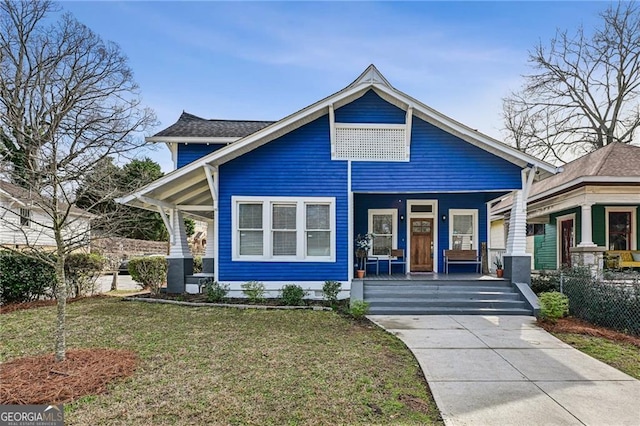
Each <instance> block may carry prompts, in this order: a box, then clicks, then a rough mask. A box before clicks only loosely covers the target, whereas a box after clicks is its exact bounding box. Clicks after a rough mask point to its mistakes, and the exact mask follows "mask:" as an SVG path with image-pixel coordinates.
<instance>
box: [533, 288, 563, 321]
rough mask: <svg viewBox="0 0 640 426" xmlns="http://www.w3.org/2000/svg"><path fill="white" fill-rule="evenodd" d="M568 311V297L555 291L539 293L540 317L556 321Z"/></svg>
mask: <svg viewBox="0 0 640 426" xmlns="http://www.w3.org/2000/svg"><path fill="white" fill-rule="evenodd" d="M568 313H569V298H568V297H567V296H565V295H564V294H562V293H559V292H557V291H551V292H547V293H542V294H541V295H540V318H541V319H543V320H547V321H551V322H556V321H558V320H559V319H560V318H562V317H564V316H565V315H567V314H568Z"/></svg>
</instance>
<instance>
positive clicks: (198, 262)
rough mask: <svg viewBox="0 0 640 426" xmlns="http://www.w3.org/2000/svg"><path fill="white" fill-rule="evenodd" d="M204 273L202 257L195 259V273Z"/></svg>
mask: <svg viewBox="0 0 640 426" xmlns="http://www.w3.org/2000/svg"><path fill="white" fill-rule="evenodd" d="M200 272H202V256H194V257H193V273H194V274H199V273H200Z"/></svg>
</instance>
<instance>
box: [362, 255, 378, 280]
mask: <svg viewBox="0 0 640 426" xmlns="http://www.w3.org/2000/svg"><path fill="white" fill-rule="evenodd" d="M369 265H376V275H378V274H379V273H380V259H378V257H377V256H371V255H367V259H366V260H365V262H364V270H365V271H366V270H367V266H369Z"/></svg>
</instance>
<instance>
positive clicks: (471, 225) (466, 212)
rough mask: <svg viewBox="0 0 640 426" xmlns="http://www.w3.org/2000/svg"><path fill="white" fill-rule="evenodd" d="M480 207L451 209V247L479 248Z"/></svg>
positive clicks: (453, 248) (458, 248)
mask: <svg viewBox="0 0 640 426" xmlns="http://www.w3.org/2000/svg"><path fill="white" fill-rule="evenodd" d="M478 246H479V244H478V209H450V210H449V248H450V249H451V250H478Z"/></svg>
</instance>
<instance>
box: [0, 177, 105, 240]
mask: <svg viewBox="0 0 640 426" xmlns="http://www.w3.org/2000/svg"><path fill="white" fill-rule="evenodd" d="M41 201H42V198H41V196H40V195H39V194H36V195H33V194H30V193H29V192H28V191H27V190H25V189H23V188H20V187H18V186H16V185H13V184H10V183H8V182H4V181H0V246H4V247H11V248H14V249H15V248H20V247H24V246H30V247H38V248H48V247H50V248H54V247H55V246H56V243H55V239H54V235H53V231H52V229H51V225H52V223H53V222H52V219H51V217H50V216H49V215H47V214H46V211H45V210H44V209H43V208H42V207H41V205H40V204H39V202H41ZM93 217H94V215H92V214H91V213H88V212H86V211H84V210H81V209H78V208H75V207H71V210H70V213H69V219H68V220H67V227H66V228H65V229H64V230H63V238H64V239H65V241H66V242H67V245H68V246H73V247H75V248H77V249H81V248H86V249H88V248H89V242H90V236H91V235H90V231H91V224H90V220H91V218H93Z"/></svg>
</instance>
